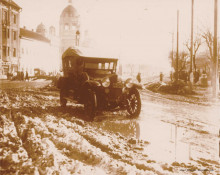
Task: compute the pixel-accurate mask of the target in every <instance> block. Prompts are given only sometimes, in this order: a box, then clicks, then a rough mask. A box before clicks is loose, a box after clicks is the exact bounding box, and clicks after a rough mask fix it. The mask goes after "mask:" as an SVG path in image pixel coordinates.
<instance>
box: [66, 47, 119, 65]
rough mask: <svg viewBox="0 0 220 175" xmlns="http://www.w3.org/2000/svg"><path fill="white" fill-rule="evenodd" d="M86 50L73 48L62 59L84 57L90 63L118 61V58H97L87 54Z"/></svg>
mask: <svg viewBox="0 0 220 175" xmlns="http://www.w3.org/2000/svg"><path fill="white" fill-rule="evenodd" d="M85 50H86V49H85V48H84V51H83V50H82V48H71V47H69V48H68V49H67V50H66V51H65V52H64V53H63V55H62V59H64V58H65V57H71V56H77V57H82V58H83V59H84V60H86V61H90V62H93V61H94V62H97V61H117V60H118V59H117V58H111V57H108V56H107V55H106V56H105V57H100V56H99V55H97V56H95V55H88V54H85Z"/></svg>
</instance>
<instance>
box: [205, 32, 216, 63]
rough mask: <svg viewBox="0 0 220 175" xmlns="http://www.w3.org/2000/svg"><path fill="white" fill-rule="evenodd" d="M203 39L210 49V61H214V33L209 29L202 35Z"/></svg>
mask: <svg viewBox="0 0 220 175" xmlns="http://www.w3.org/2000/svg"><path fill="white" fill-rule="evenodd" d="M202 38H203V39H204V40H205V43H206V45H207V47H208V50H209V55H208V58H209V59H210V60H213V41H214V37H213V34H212V32H211V31H210V30H209V29H207V30H206V31H205V32H204V33H203V34H202Z"/></svg>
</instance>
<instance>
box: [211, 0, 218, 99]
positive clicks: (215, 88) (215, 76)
mask: <svg viewBox="0 0 220 175" xmlns="http://www.w3.org/2000/svg"><path fill="white" fill-rule="evenodd" d="M217 21H218V0H215V4H214V40H213V75H212V76H213V79H214V81H213V97H217V96H218V92H219V77H218V52H217V48H218V47H217V38H218V36H217V35H218V34H217V30H218V29H217V28H218V27H217Z"/></svg>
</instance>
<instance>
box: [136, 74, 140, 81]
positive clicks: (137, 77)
mask: <svg viewBox="0 0 220 175" xmlns="http://www.w3.org/2000/svg"><path fill="white" fill-rule="evenodd" d="M136 79H137V81H138V83H141V73H140V72H138V74H137V76H136Z"/></svg>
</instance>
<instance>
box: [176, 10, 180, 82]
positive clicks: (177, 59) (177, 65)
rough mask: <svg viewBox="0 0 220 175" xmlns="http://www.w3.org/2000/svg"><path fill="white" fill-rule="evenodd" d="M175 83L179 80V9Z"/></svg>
mask: <svg viewBox="0 0 220 175" xmlns="http://www.w3.org/2000/svg"><path fill="white" fill-rule="evenodd" d="M176 35H177V36H176V41H177V42H176V81H178V79H179V9H178V10H177V32H176Z"/></svg>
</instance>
